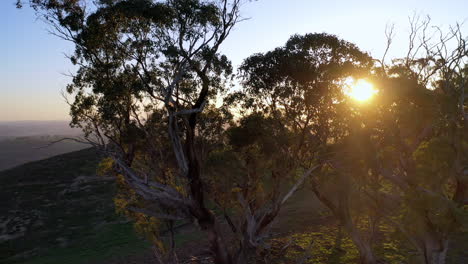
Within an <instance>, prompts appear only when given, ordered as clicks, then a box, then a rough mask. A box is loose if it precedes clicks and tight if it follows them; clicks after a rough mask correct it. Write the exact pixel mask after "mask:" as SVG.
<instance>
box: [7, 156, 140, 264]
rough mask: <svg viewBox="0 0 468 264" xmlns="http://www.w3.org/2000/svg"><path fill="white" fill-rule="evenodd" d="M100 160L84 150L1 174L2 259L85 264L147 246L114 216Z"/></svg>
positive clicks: (111, 187) (110, 191)
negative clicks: (98, 167)
mask: <svg viewBox="0 0 468 264" xmlns="http://www.w3.org/2000/svg"><path fill="white" fill-rule="evenodd" d="M98 161H99V157H98V155H97V154H96V152H95V151H94V150H93V149H84V150H81V151H77V152H72V153H68V154H64V155H60V156H55V157H52V158H49V159H45V160H41V161H36V162H31V163H28V164H25V165H22V166H19V167H16V168H13V169H9V170H6V171H3V172H0V185H1V186H2V187H1V192H0V263H25V261H26V260H27V263H86V262H87V261H91V260H95V259H99V258H106V257H110V256H115V255H118V254H116V253H115V252H119V253H121V254H124V255H125V254H129V252H128V251H131V250H133V249H134V248H135V247H142V245H144V244H143V242H141V241H140V240H139V239H138V238H137V237H136V236H135V235H134V233H133V230H132V227H131V224H129V223H127V222H126V221H123V219H121V218H120V217H118V216H116V215H115V213H114V207H113V202H112V195H113V190H114V184H113V182H112V179H106V178H103V177H98V176H95V169H96V165H97V164H98ZM116 248H117V249H116ZM143 248H144V247H143Z"/></svg>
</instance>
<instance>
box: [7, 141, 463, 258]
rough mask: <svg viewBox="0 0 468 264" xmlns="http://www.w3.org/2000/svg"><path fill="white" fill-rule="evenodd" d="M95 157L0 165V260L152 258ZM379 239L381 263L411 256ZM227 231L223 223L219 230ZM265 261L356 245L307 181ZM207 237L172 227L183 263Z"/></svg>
mask: <svg viewBox="0 0 468 264" xmlns="http://www.w3.org/2000/svg"><path fill="white" fill-rule="evenodd" d="M99 160H100V158H99V156H98V155H97V154H96V153H95V152H94V151H93V150H91V149H86V150H82V151H78V152H73V153H69V154H65V155H60V156H56V157H53V158H49V159H46V160H42V161H37V162H32V163H28V164H25V165H22V166H19V167H16V168H13V169H10V170H7V171H3V172H0V184H1V192H0V263H12V264H14V263H25V264H55V263H57V264H59V263H60V264H62V263H67V264H85V263H86V264H87V263H89V264H130V263H135V264H136V263H138V264H144V263H154V262H153V258H152V254H151V249H150V244H149V243H148V242H146V241H144V240H143V239H141V238H140V237H139V236H138V235H136V234H135V232H134V230H133V226H132V223H131V222H129V221H127V220H126V219H124V218H123V217H121V216H118V215H116V214H115V211H114V207H113V202H112V197H113V192H114V183H113V181H112V179H109V178H103V177H97V176H95V169H96V164H97V163H98V161H99ZM382 228H386V232H385V235H383V236H381V237H380V238H379V245H378V247H377V250H378V254H379V256H383V257H385V259H386V261H387V263H389V264H393V263H395V264H396V263H413V262H412V260H411V259H412V258H414V256H413V257H412V255H414V254H415V252H414V250H411V248H410V247H408V246H406V245H403V246H404V247H405V248H408V250H405V251H402V250H401V247H402V245H401V244H398V243H397V242H395V241H400V240H398V237H395V232H392V230H391V227H389V226H385V225H383V226H382ZM223 230H224V231H225V233H226V235H228V236H229V234H230V231H229V229H228V228H227V227H225V228H224V229H223ZM272 236H273V237H272V239H271V241H270V244H271V248H270V250H267V251H264V252H262V253H261V254H259V261H258V262H257V263H261V262H260V261H261V260H262V259H268V261H269V262H270V263H278V264H286V263H299V262H301V261H302V263H304V264H305V263H314V264H320V263H323V264H325V263H329V264H332V263H336V264H338V263H356V262H357V259H358V252H357V250H356V248H355V247H354V245H353V244H352V242H351V240H350V239H349V238H348V237H347V235H346V233H345V232H344V231H343V230H340V229H339V228H338V225H337V223H336V221H335V220H334V218H333V216H332V215H330V213H329V212H328V211H327V210H326V208H324V207H323V206H322V205H321V204H320V202H318V200H317V199H316V198H315V196H314V195H313V193H312V192H310V191H309V190H308V189H307V187H304V188H303V189H301V190H300V191H299V192H298V193H297V195H295V196H293V198H292V199H291V200H290V201H288V203H287V204H286V206H285V207H284V208H283V210H282V211H281V214H280V216H279V218H278V221H277V222H276V223H275V224H274V226H273V228H272ZM205 237H206V236H204V235H203V233H201V232H200V231H199V230H197V229H196V228H194V226H193V225H183V226H182V227H180V228H178V230H177V235H176V240H177V243H178V245H179V254H180V256H181V258H183V259H185V261H186V263H209V254H208V252H206V248H207V247H206V245H207V243H208V241H206V238H205ZM467 248H468V231H467V230H465V232H462V233H459V234H456V235H455V239H454V240H453V241H452V244H451V250H450V252H449V259H448V263H449V264H450V263H452V264H460V263H468V251H467V250H466V249H467Z"/></svg>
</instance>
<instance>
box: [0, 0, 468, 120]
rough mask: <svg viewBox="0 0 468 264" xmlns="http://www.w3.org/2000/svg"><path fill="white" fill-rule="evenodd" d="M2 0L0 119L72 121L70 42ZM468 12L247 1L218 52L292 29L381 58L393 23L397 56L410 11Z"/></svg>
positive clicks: (453, 18)
mask: <svg viewBox="0 0 468 264" xmlns="http://www.w3.org/2000/svg"><path fill="white" fill-rule="evenodd" d="M0 2H1V3H0V58H1V61H0V80H1V82H0V121H1V120H67V119H69V118H68V106H67V105H66V104H65V102H64V100H63V98H62V97H61V95H60V91H61V90H63V89H64V88H65V85H66V84H67V83H68V82H69V80H70V78H69V77H67V76H65V74H67V73H68V72H73V67H72V66H71V64H70V63H69V61H68V60H67V59H66V58H65V55H64V54H70V53H71V52H72V51H73V46H72V45H71V44H70V43H67V42H66V41H63V40H60V39H58V38H57V37H55V36H53V35H51V34H49V33H48V32H47V28H48V27H47V25H45V24H44V23H43V22H42V21H40V20H37V19H36V17H35V14H34V12H33V10H31V9H29V8H24V9H21V10H17V9H16V8H15V6H14V2H15V0H0ZM467 11H468V1H467V0H445V1H441V0H438V1H437V0H430V1H429V0H426V1H415V0H406V1H404V0H393V1H378V0H373V1H372V0H357V1H346V0H341V1H338V0H335V1H333V0H329V1H326V0H259V1H256V2H253V3H249V4H247V5H245V6H244V9H243V10H242V13H243V15H244V16H245V17H249V18H250V19H249V20H247V21H244V22H242V23H240V24H239V25H238V26H237V28H236V29H235V30H234V31H233V32H232V34H231V36H230V37H229V39H228V40H227V41H226V42H225V43H224V46H223V48H222V51H223V52H224V53H225V54H226V55H227V56H228V57H229V58H230V59H231V60H232V61H233V64H234V65H236V66H237V65H239V64H240V63H241V62H242V60H243V59H244V58H246V57H248V56H249V55H251V54H253V53H255V52H264V51H268V50H271V49H273V48H275V47H278V46H281V45H283V44H284V43H285V42H286V40H287V39H288V38H289V37H290V36H291V35H292V34H295V33H299V34H303V33H309V32H327V33H332V34H335V35H338V36H339V37H340V38H343V39H345V40H348V41H351V42H354V43H355V44H357V45H358V46H359V47H360V48H361V49H362V50H364V51H368V52H370V53H371V55H373V56H374V57H377V58H380V57H381V56H382V53H383V50H384V48H385V41H386V40H385V35H384V30H385V26H386V25H387V24H388V23H394V24H395V33H396V34H397V35H396V38H395V42H394V46H393V48H392V49H391V50H390V53H389V55H390V57H398V56H402V55H404V52H405V49H406V45H407V44H406V39H407V36H408V17H409V16H411V15H412V14H413V13H414V12H416V13H419V14H421V15H430V16H431V18H432V21H433V24H434V25H438V26H447V25H450V24H454V23H455V22H463V21H465V20H467V19H468V12H467ZM466 24H468V21H467V22H466ZM467 29H468V27H467V25H465V26H464V33H465V34H468V30H467Z"/></svg>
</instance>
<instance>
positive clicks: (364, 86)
mask: <svg viewBox="0 0 468 264" xmlns="http://www.w3.org/2000/svg"><path fill="white" fill-rule="evenodd" d="M345 93H346V94H347V95H348V96H350V97H351V98H353V99H355V100H357V101H360V102H364V101H367V100H369V99H370V98H372V96H374V94H376V93H377V90H375V89H374V85H372V83H370V82H368V81H366V80H363V79H359V80H357V81H355V82H353V83H352V84H351V85H350V89H348V91H347V92H345Z"/></svg>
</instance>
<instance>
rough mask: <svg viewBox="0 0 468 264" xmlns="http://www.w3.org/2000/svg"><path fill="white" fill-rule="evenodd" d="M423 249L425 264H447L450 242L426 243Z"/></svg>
mask: <svg viewBox="0 0 468 264" xmlns="http://www.w3.org/2000/svg"><path fill="white" fill-rule="evenodd" d="M422 246H423V248H422V249H421V250H422V252H423V253H424V256H423V257H424V262H423V263H424V264H445V262H446V259H447V251H448V240H444V241H440V242H439V243H437V244H434V243H431V241H426V242H424V243H423V245H422Z"/></svg>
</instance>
